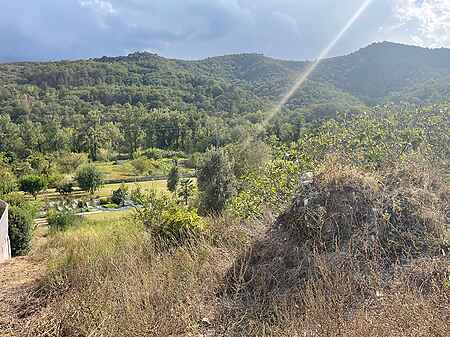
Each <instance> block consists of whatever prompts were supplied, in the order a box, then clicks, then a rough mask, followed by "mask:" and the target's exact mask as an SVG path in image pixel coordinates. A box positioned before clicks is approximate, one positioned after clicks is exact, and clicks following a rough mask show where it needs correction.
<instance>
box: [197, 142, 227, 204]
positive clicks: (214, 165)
mask: <svg viewBox="0 0 450 337" xmlns="http://www.w3.org/2000/svg"><path fill="white" fill-rule="evenodd" d="M197 178H198V189H199V192H200V211H201V212H202V213H211V212H213V213H214V212H217V213H220V212H222V211H223V209H224V208H225V205H226V203H227V201H228V199H229V198H230V197H232V196H233V195H234V193H235V186H236V181H235V176H234V173H233V162H232V161H231V160H230V158H229V157H228V155H227V153H226V152H225V151H224V150H223V149H211V150H209V151H208V152H207V153H206V155H205V159H204V160H203V163H202V165H201V167H200V169H199V170H198V172H197Z"/></svg>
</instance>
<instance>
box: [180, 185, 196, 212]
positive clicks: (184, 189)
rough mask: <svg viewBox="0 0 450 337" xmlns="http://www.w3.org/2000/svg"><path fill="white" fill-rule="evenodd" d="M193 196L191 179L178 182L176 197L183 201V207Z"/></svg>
mask: <svg viewBox="0 0 450 337" xmlns="http://www.w3.org/2000/svg"><path fill="white" fill-rule="evenodd" d="M193 194H194V184H193V182H192V179H183V180H181V182H180V188H179V191H178V197H180V198H181V200H183V202H184V205H185V206H187V205H188V204H189V199H190V198H191V197H192V195H193Z"/></svg>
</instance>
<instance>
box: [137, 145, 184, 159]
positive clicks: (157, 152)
mask: <svg viewBox="0 0 450 337" xmlns="http://www.w3.org/2000/svg"><path fill="white" fill-rule="evenodd" d="M145 156H146V157H147V158H148V159H163V158H169V159H177V158H182V157H184V153H183V152H179V151H171V150H162V149H158V148H154V147H153V148H150V149H148V150H146V151H145Z"/></svg>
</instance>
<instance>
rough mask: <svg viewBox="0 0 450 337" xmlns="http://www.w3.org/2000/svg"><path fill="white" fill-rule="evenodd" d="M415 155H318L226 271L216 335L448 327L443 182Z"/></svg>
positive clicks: (416, 331)
mask: <svg viewBox="0 0 450 337" xmlns="http://www.w3.org/2000/svg"><path fill="white" fill-rule="evenodd" d="M417 163H418V162H417V161H405V162H403V163H402V165H403V166H400V165H399V166H397V168H395V169H394V168H390V171H389V172H388V173H383V172H379V173H373V172H366V171H363V170H361V169H358V168H356V167H354V166H350V165H346V164H343V161H340V160H337V159H336V158H332V159H330V161H328V162H327V163H326V164H325V165H323V167H322V168H321V169H320V170H319V172H318V173H317V174H316V175H315V177H314V179H313V181H312V182H311V183H310V184H306V185H304V186H302V187H301V189H300V191H299V192H298V194H297V196H296V198H295V200H294V201H293V203H292V205H291V207H290V208H289V209H288V210H287V211H286V212H285V213H284V214H282V215H281V216H280V217H279V219H278V220H277V222H276V223H275V224H274V226H272V227H271V228H270V230H269V231H268V232H267V233H266V236H265V237H264V238H263V239H261V240H258V241H257V242H255V243H254V244H253V246H252V247H251V249H249V250H248V251H247V252H246V253H245V254H243V255H242V256H240V257H239V258H238V259H237V260H236V262H235V264H234V265H233V267H232V268H231V269H230V270H229V271H228V273H227V275H226V280H227V282H226V287H225V288H224V289H223V292H222V298H221V299H222V302H221V308H222V311H221V312H220V315H221V317H220V320H221V321H222V322H223V325H224V326H226V327H225V329H224V330H223V331H222V333H223V335H229V336H286V335H292V336H295V335H298V336H429V335H433V336H447V335H449V333H450V320H449V312H448V309H446V308H448V305H449V304H450V303H449V291H448V283H449V282H450V281H449V280H448V277H449V275H450V274H449V270H448V266H449V260H448V258H447V257H446V256H443V253H444V254H446V255H448V243H449V241H448V239H449V213H448V207H449V204H448V197H449V194H448V191H449V186H448V182H446V181H443V180H441V179H440V178H439V174H436V173H435V170H434V169H432V168H431V167H430V166H423V165H424V164H423V163H421V165H419V164H417ZM397 164H398V163H397ZM418 261H421V263H419V262H418ZM426 289H428V291H427V292H426V291H425V290H426ZM229 317H232V318H231V320H230V319H229ZM226 322H229V324H227V323H226ZM236 322H239V323H238V324H237V323H236Z"/></svg>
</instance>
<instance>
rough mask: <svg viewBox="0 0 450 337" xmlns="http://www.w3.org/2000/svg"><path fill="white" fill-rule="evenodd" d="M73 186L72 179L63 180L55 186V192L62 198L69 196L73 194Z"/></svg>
mask: <svg viewBox="0 0 450 337" xmlns="http://www.w3.org/2000/svg"><path fill="white" fill-rule="evenodd" d="M73 185H74V184H73V181H72V179H67V178H66V179H63V180H62V181H60V182H59V183H58V185H57V186H56V191H57V192H58V193H59V194H61V195H62V196H66V195H69V194H71V193H72V192H73V187H74V186H73Z"/></svg>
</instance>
